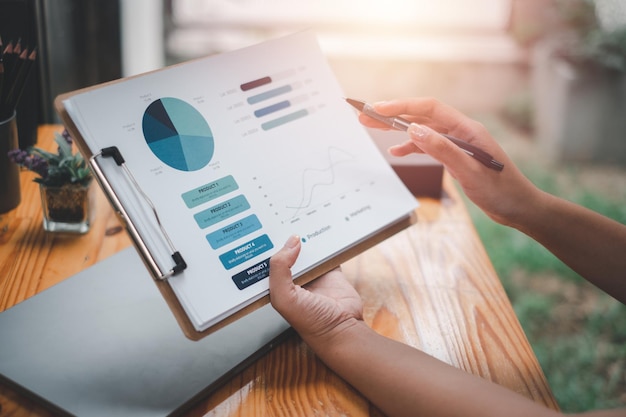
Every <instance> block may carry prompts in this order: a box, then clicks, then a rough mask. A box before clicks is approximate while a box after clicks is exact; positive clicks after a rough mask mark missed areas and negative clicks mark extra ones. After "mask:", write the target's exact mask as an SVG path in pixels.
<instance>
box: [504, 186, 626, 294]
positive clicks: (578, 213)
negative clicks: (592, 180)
mask: <svg viewBox="0 0 626 417" xmlns="http://www.w3.org/2000/svg"><path fill="white" fill-rule="evenodd" d="M533 200H534V201H532V202H529V203H530V204H528V210H527V211H526V212H525V213H524V214H523V215H522V216H520V218H519V219H518V220H517V222H516V224H513V226H514V227H516V228H517V229H518V230H520V231H522V232H523V233H525V234H527V235H528V236H530V237H532V238H533V239H535V240H536V241H537V242H539V243H541V244H542V245H543V246H544V247H545V248H547V249H548V250H549V251H551V252H552V253H553V254H554V255H555V256H557V257H558V258H559V259H561V260H562V261H563V262H564V263H565V264H567V265H568V266H569V267H570V268H572V269H573V270H574V271H576V272H577V273H579V274H580V275H581V276H583V277H584V278H585V279H587V280H588V281H589V282H591V283H593V284H594V285H596V286H598V287H599V288H601V289H602V290H604V291H606V292H607V293H609V294H610V295H612V296H613V297H615V298H616V299H618V300H620V301H621V302H622V303H626V285H624V284H625V283H626V280H625V278H626V255H625V254H626V226H625V225H622V224H620V223H618V222H616V221H614V220H611V219H609V218H607V217H604V216H602V215H600V214H598V213H595V212H593V211H591V210H588V209H586V208H584V207H581V206H579V205H576V204H574V203H571V202H569V201H566V200H563V199H561V198H558V197H555V196H553V195H550V194H548V193H544V192H542V191H538V192H537V194H536V196H535V197H534V198H533Z"/></svg>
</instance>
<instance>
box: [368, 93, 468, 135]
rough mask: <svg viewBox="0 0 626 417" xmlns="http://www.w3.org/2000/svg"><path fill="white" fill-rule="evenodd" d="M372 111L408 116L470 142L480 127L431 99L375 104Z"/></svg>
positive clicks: (461, 114) (460, 113) (398, 100)
mask: <svg viewBox="0 0 626 417" xmlns="http://www.w3.org/2000/svg"><path fill="white" fill-rule="evenodd" d="M373 106H374V110H376V111H377V112H378V113H380V114H382V115H384V116H397V115H410V116H413V117H412V118H411V121H413V122H416V123H420V124H426V125H428V126H430V127H432V128H435V129H436V130H438V131H443V132H449V133H452V134H453V135H455V136H459V137H462V138H464V139H465V140H467V141H468V142H471V141H472V140H473V139H474V137H476V136H479V134H478V130H480V125H479V124H478V123H477V122H475V121H474V120H472V119H471V118H469V117H467V116H466V115H465V114H463V113H462V112H460V111H458V110H457V109H455V108H454V107H451V106H448V105H446V104H444V103H441V102H440V101H438V100H436V99H433V98H420V97H418V98H409V99H396V100H390V101H384V102H379V103H375V104H374V105H373Z"/></svg>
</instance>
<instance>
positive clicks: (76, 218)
mask: <svg viewBox="0 0 626 417" xmlns="http://www.w3.org/2000/svg"><path fill="white" fill-rule="evenodd" d="M92 188H93V187H92V186H91V183H90V184H89V185H79V184H67V185H63V186H60V187H52V186H47V185H43V184H39V191H40V193H41V208H42V210H43V228H44V230H45V231H47V232H61V233H78V234H83V233H87V232H88V231H89V227H90V225H91V220H92V214H93V213H92V212H93V210H94V201H93V191H92Z"/></svg>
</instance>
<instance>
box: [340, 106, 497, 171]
mask: <svg viewBox="0 0 626 417" xmlns="http://www.w3.org/2000/svg"><path fill="white" fill-rule="evenodd" d="M346 101H347V102H348V104H350V105H351V106H353V107H354V108H356V109H357V110H358V111H360V112H361V113H363V114H365V115H367V116H369V117H371V118H373V119H376V120H378V121H381V122H383V123H385V124H386V125H388V126H391V127H393V128H394V129H397V130H403V131H406V130H407V129H408V128H409V126H410V125H411V122H409V121H408V120H406V119H403V118H402V117H397V116H395V117H386V116H383V115H381V114H378V113H376V112H375V111H374V108H373V107H372V105H371V104H368V103H365V102H363V101H359V100H354V99H351V98H346ZM440 135H442V136H444V137H446V138H447V139H449V140H450V141H451V142H452V143H454V144H455V145H457V146H458V147H459V148H461V149H463V151H464V152H465V153H466V154H468V155H469V156H471V157H472V158H474V159H476V160H477V161H478V162H480V163H482V164H483V165H485V166H486V167H487V168H491V169H495V170H496V171H502V169H503V168H504V164H502V163H501V162H498V161H496V160H495V159H493V156H491V155H490V154H488V153H487V152H485V151H483V150H482V149H480V148H478V147H476V146H474V145H472V144H470V143H467V142H465V141H464V140H461V139H458V138H455V137H454V136H450V135H446V134H445V133H440Z"/></svg>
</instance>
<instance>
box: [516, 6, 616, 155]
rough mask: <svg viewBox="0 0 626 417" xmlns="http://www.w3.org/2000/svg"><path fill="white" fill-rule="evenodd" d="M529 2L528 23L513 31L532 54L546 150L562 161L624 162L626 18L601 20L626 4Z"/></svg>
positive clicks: (539, 129)
mask: <svg viewBox="0 0 626 417" xmlns="http://www.w3.org/2000/svg"><path fill="white" fill-rule="evenodd" d="M531 3H534V5H535V8H536V10H535V11H534V14H533V13H530V14H528V15H527V19H526V23H527V24H526V25H524V24H521V23H520V22H519V21H518V22H517V24H516V25H515V27H516V28H517V29H516V30H515V31H514V33H513V34H514V36H517V38H518V40H520V41H521V43H522V44H523V45H524V46H527V47H528V48H529V50H530V51H531V52H532V55H531V88H532V104H533V108H534V118H533V125H534V129H535V132H536V137H537V140H538V141H539V145H540V147H541V148H542V149H543V151H544V153H546V154H547V155H549V156H551V157H552V159H554V160H557V161H588V162H615V163H626V140H625V139H624V132H626V118H625V117H624V115H623V109H624V108H626V17H624V16H622V17H621V20H620V18H619V16H615V17H616V19H614V21H613V22H611V23H610V24H609V23H608V22H607V21H605V20H606V19H605V20H603V19H601V18H600V16H601V13H600V11H601V10H603V8H604V9H607V10H608V9H609V8H610V7H611V3H613V7H623V6H619V5H618V3H617V2H615V1H614V0H595V1H594V0H533V1H532V2H531ZM609 12H610V10H609ZM605 14H606V13H605ZM616 15H619V13H617V14H616ZM524 28H526V29H524Z"/></svg>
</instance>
